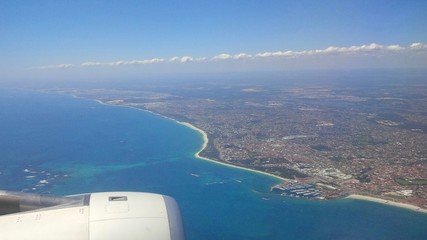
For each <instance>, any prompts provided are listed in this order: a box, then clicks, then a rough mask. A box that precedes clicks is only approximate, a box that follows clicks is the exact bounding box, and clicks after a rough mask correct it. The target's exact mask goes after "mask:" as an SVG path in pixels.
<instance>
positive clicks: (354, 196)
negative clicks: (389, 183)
mask: <svg viewBox="0 0 427 240" xmlns="http://www.w3.org/2000/svg"><path fill="white" fill-rule="evenodd" d="M346 198H351V199H357V200H364V201H371V202H377V203H381V204H386V205H390V206H393V207H400V208H406V209H410V210H413V211H417V212H422V213H427V209H423V208H420V207H418V206H415V205H411V204H407V203H399V202H394V201H391V200H386V199H381V198H376V197H370V196H364V195H359V194H351V195H350V196H348V197H346Z"/></svg>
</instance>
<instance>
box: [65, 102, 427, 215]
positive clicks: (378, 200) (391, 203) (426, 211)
mask: <svg viewBox="0 0 427 240" xmlns="http://www.w3.org/2000/svg"><path fill="white" fill-rule="evenodd" d="M71 95H72V96H73V97H76V98H81V97H79V96H76V95H73V94H71ZM83 98H84V97H83ZM85 99H87V98H85ZM91 100H94V101H96V102H98V103H100V104H103V105H107V106H116V107H128V108H132V109H136V110H139V111H144V112H148V113H151V114H153V115H156V116H159V117H161V118H165V119H169V120H172V121H174V122H176V123H178V124H180V125H183V126H185V127H188V128H190V129H192V130H194V131H197V132H199V133H200V134H201V135H202V137H203V144H202V147H201V148H200V149H199V151H197V152H196V153H194V156H195V157H196V158H198V159H201V160H205V161H209V162H212V163H215V164H220V165H223V166H227V167H231V168H236V169H241V170H245V171H250V172H254V173H258V174H262V175H266V176H269V177H272V178H275V179H278V180H281V181H287V180H288V179H286V178H283V177H279V176H276V175H273V174H271V173H267V172H263V171H259V170H254V169H251V168H245V167H241V166H236V165H232V164H229V163H225V162H220V161H216V160H213V159H210V158H206V157H202V156H200V153H201V152H202V151H203V150H204V149H205V148H206V147H207V145H208V142H209V139H208V135H207V134H206V132H205V131H203V130H202V129H200V128H198V127H196V126H194V125H193V124H191V123H188V122H183V121H178V120H176V119H174V118H171V117H167V116H164V115H161V114H159V113H156V112H153V111H150V110H147V109H142V108H138V107H136V106H129V105H114V104H109V103H106V102H103V101H102V100H99V99H91ZM341 199H354V200H359V201H369V202H375V203H380V204H385V205H388V206H392V207H399V208H404V209H407V210H412V211H415V212H419V213H423V214H427V209H424V208H421V207H419V206H416V205H412V204H408V203H400V202H395V201H391V200H386V199H382V198H379V197H371V196H366V195H361V194H354V193H351V194H350V195H349V196H347V197H344V198H341Z"/></svg>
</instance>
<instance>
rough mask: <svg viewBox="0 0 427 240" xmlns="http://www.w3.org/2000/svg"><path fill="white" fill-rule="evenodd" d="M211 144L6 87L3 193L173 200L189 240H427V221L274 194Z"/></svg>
mask: <svg viewBox="0 0 427 240" xmlns="http://www.w3.org/2000/svg"><path fill="white" fill-rule="evenodd" d="M201 145H202V136H201V135H200V134H199V133H198V132H196V131H193V130H191V129H189V128H187V127H185V126H182V125H180V124H178V123H176V122H174V121H172V120H169V119H165V118H162V117H160V116H156V115H153V114H151V113H147V112H144V111H140V110H136V109H132V108H125V107H113V106H106V105H102V104H99V103H97V102H95V101H91V100H86V99H79V98H74V97H71V96H65V95H56V94H46V93H38V92H32V91H24V90H10V89H8V90H5V89H3V90H1V89H0V189H5V190H13V191H25V192H38V193H51V194H61V195H62V194H65V195H67V194H75V193H84V192H98V191H146V192H153V193H160V194H166V195H170V196H172V197H173V198H175V199H176V200H177V201H178V203H179V205H180V207H181V211H182V215H183V218H184V224H185V231H186V237H187V239H188V240H203V239H212V240H219V239H229V240H236V239H399V240H402V239H427V214H420V213H416V212H413V211H410V210H406V209H400V208H395V207H390V206H385V205H381V204H377V203H371V202H366V201H357V200H349V199H346V200H334V201H308V200H300V199H291V198H286V197H280V196H274V195H270V194H269V193H268V192H269V188H270V186H271V185H273V184H276V183H278V182H279V181H278V180H277V179H275V178H272V177H269V176H266V175H262V174H258V173H253V172H249V171H245V170H240V169H235V168H231V167H226V166H222V165H219V164H215V163H211V162H208V161H204V160H200V159H196V158H195V157H194V153H195V152H197V150H199V148H200V147H201ZM0 233H1V226H0Z"/></svg>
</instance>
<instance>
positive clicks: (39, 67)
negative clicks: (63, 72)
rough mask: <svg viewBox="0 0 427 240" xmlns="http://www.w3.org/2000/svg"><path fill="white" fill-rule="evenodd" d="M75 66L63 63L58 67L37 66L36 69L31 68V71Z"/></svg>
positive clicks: (57, 65)
mask: <svg viewBox="0 0 427 240" xmlns="http://www.w3.org/2000/svg"><path fill="white" fill-rule="evenodd" d="M73 66H74V65H73V64H68V63H61V64H56V65H46V66H35V67H30V69H65V68H70V67H73Z"/></svg>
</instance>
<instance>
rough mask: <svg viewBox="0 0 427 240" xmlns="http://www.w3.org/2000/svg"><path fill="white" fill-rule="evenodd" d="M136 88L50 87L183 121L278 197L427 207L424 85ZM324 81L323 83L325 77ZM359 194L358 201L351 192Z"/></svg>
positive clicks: (270, 83)
mask: <svg viewBox="0 0 427 240" xmlns="http://www.w3.org/2000/svg"><path fill="white" fill-rule="evenodd" d="M359 77H360V78H362V77H363V78H364V79H357V80H355V79H354V76H353V78H352V79H351V80H352V81H346V80H348V79H344V80H341V79H340V81H326V80H325V79H323V81H320V80H319V81H314V80H316V79H315V78H310V79H309V80H306V81H302V80H292V79H274V80H268V79H267V80H266V79H256V80H233V81H226V80H215V81H213V80H212V81H209V80H204V81H190V80H189V81H179V82H176V83H173V82H160V83H159V82H157V83H156V84H152V83H140V84H138V85H136V86H137V87H135V85H134V86H133V87H132V88H126V87H121V88H67V89H65V88H57V89H49V91H53V92H59V93H66V94H72V95H75V96H79V97H85V98H91V99H96V100H98V101H101V102H103V103H105V104H110V105H118V106H130V107H135V108H139V109H144V110H148V111H151V112H154V113H158V114H160V115H163V116H166V117H169V118H173V119H176V120H177V121H181V122H187V123H190V124H191V125H194V126H195V127H197V128H199V129H202V130H203V131H204V132H205V133H206V134H207V137H208V138H209V141H208V143H207V145H206V146H205V147H204V148H203V151H201V152H200V153H199V155H200V156H201V157H204V158H208V159H212V160H215V161H218V162H221V163H224V164H230V165H234V166H238V167H244V168H249V169H253V170H257V171H262V172H266V173H269V174H273V175H275V176H279V177H281V178H283V179H286V181H284V182H283V183H281V184H279V185H277V186H273V187H272V191H273V192H275V193H278V194H282V195H286V196H293V197H303V198H312V199H329V198H338V197H345V196H348V195H350V194H359V195H360V194H361V195H367V196H372V197H377V198H378V197H379V198H381V199H385V201H392V202H400V203H406V204H412V205H415V206H418V207H419V208H420V209H426V208H427V149H426V145H425V143H426V142H427V109H426V108H425V106H427V83H426V82H423V81H409V80H408V79H407V78H406V76H405V75H402V76H400V81H391V80H390V79H378V78H375V79H372V78H370V77H369V76H365V75H363V76H359ZM323 78H325V77H324V76H323ZM353 196H356V195H353Z"/></svg>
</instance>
